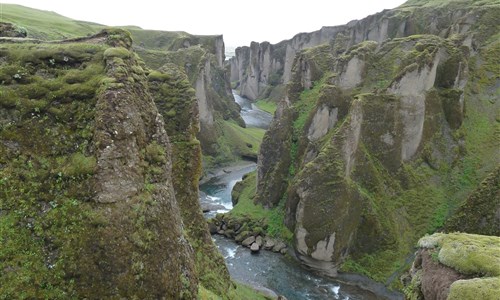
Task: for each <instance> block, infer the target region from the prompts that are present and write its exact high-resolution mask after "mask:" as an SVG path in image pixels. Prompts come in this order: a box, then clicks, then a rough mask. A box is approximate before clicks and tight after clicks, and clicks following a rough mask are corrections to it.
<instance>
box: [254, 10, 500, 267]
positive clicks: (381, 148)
mask: <svg viewBox="0 0 500 300" xmlns="http://www.w3.org/2000/svg"><path fill="white" fill-rule="evenodd" d="M449 5H454V4H449ZM476 8H477V10H475V12H471V11H464V10H463V7H462V8H457V13H456V14H454V16H453V17H450V18H449V19H447V20H446V21H445V22H442V23H439V24H437V23H433V24H431V26H430V27H426V30H427V31H426V33H429V35H421V36H409V37H406V38H397V39H391V37H394V36H406V35H407V34H409V33H415V30H417V29H416V28H412V27H411V26H413V25H412V24H414V22H416V19H418V18H423V17H424V16H425V17H429V18H430V19H431V20H434V21H435V19H434V18H433V17H432V14H431V12H430V9H429V10H428V8H425V9H422V10H419V9H415V10H411V12H410V11H406V10H405V13H402V12H401V11H398V9H396V10H394V11H384V12H382V13H380V14H377V15H374V16H370V17H368V18H367V19H364V20H361V21H355V22H351V23H349V24H348V25H346V26H345V28H349V30H352V31H349V30H347V29H346V30H347V31H343V33H345V32H352V35H347V36H343V37H342V36H341V33H340V32H337V33H335V34H336V38H331V40H330V44H329V45H320V46H317V47H313V48H308V49H305V50H304V49H303V50H302V51H300V52H299V53H298V54H297V55H296V56H295V59H294V64H293V67H292V68H291V75H290V77H289V82H288V85H287V90H286V96H285V97H284V99H283V100H282V101H281V103H280V104H279V106H278V111H277V113H276V115H275V118H274V120H273V122H272V125H271V127H270V129H269V131H268V132H267V133H266V136H265V138H264V142H263V144H262V146H261V153H260V155H259V164H258V169H257V182H258V189H257V197H256V201H257V202H259V203H262V204H263V205H265V206H271V207H273V206H277V205H278V204H279V203H280V201H283V202H284V204H285V211H286V212H285V224H286V225H287V227H288V228H289V229H290V230H292V231H293V232H294V243H295V248H296V250H297V252H298V254H299V256H300V257H301V258H302V259H303V260H304V261H306V262H307V263H308V264H310V265H315V266H320V267H321V268H328V269H329V270H330V271H331V273H332V274H335V271H336V268H337V267H338V266H340V265H341V264H342V262H343V261H344V259H345V258H346V257H350V259H352V260H355V261H361V264H363V263H365V262H366V260H364V259H368V258H369V257H375V258H374V259H375V260H376V259H377V255H378V254H377V253H385V254H387V252H384V251H393V250H394V249H395V248H394V247H396V248H397V249H399V250H397V251H401V253H408V252H409V251H411V247H412V244H413V243H414V242H415V239H416V236H418V235H421V234H424V233H425V232H428V231H429V230H434V229H435V228H436V227H435V226H436V223H435V222H437V220H442V219H443V218H444V217H443V215H440V213H441V212H444V211H446V210H447V207H449V206H448V205H449V202H448V201H451V200H450V199H452V198H453V199H455V200H456V201H459V200H458V199H463V194H461V193H460V192H457V193H455V192H451V193H449V192H450V190H449V189H448V187H450V188H451V189H452V190H453V189H455V188H456V187H454V186H455V185H454V183H453V181H452V180H451V179H449V177H448V176H451V177H453V178H455V179H457V180H461V179H459V177H460V176H461V175H457V174H460V172H462V171H461V170H462V169H461V168H462V167H463V165H461V161H464V160H463V159H464V157H468V156H467V155H468V154H465V153H464V152H463V150H464V143H468V142H467V137H464V136H460V134H459V132H460V131H459V130H458V129H459V128H461V129H460V130H467V129H464V127H463V125H462V124H463V122H465V121H464V120H465V117H464V116H465V115H466V110H465V108H466V107H467V104H466V103H467V97H469V98H468V99H469V101H470V106H469V108H471V109H472V110H474V111H475V113H474V114H476V113H477V114H479V115H484V119H482V120H483V121H484V122H485V123H484V124H489V125H488V126H493V125H492V124H493V123H494V122H495V117H494V116H493V115H492V114H489V113H486V112H485V111H487V110H488V109H487V108H486V107H487V106H488V104H486V103H485V102H484V101H481V100H479V101H478V98H477V96H474V95H471V94H468V92H467V91H468V89H469V88H471V87H473V86H477V84H479V83H478V82H477V80H478V78H479V77H475V76H476V75H474V76H471V72H473V71H474V70H478V69H476V68H480V69H481V68H483V67H480V66H479V65H476V66H470V63H471V62H473V63H477V62H479V61H481V58H480V57H474V55H482V54H478V53H475V52H474V51H476V50H477V48H476V50H474V49H473V48H467V45H471V43H470V39H469V36H471V35H474V34H476V33H477V31H474V29H473V28H479V26H485V27H484V28H486V27H487V26H490V25H477V24H476V25H474V22H478V24H489V23H488V22H489V21H487V20H488V18H489V14H490V11H491V10H492V9H494V10H496V11H498V10H499V9H500V7H499V6H498V5H494V6H493V7H488V6H486V7H481V6H478V7H476ZM440 9H441V8H440ZM384 16H397V17H396V18H395V19H392V20H389V19H385V17H384ZM464 20H467V22H471V23H468V25H467V26H465V25H464V24H463V23H462V22H463V21H464ZM372 22H373V23H372ZM401 22H402V23H401ZM400 24H404V26H402V27H401V26H399V25H400ZM395 25H397V26H395ZM394 26H395V27H394ZM446 26H449V27H446ZM444 28H447V29H446V30H445V29H444ZM458 28H459V29H458ZM418 30H421V29H418ZM456 30H459V31H460V32H461V33H462V34H463V35H462V36H461V38H460V39H458V40H454V39H453V38H449V39H448V38H446V37H448V36H449V34H450V32H456ZM331 32H333V31H331ZM389 32H390V33H389ZM488 32H489V33H490V34H491V33H492V31H488ZM332 34H333V33H332ZM341 37H342V39H341ZM367 39H369V40H370V41H366V40H367ZM311 40H314V39H311ZM486 40H487V38H485V37H483V38H481V39H480V41H481V42H480V43H483V44H482V45H483V46H481V47H484V48H483V52H482V53H483V54H485V53H486V52H488V51H492V52H491V53H493V52H494V53H497V52H498V51H497V50H493V49H496V47H497V46H495V45H494V44H489V42H485V41H486ZM478 41H479V40H478ZM284 43H285V44H286V43H291V41H285V42H284ZM353 43H357V44H353ZM358 43H359V44H358ZM478 43H479V42H478ZM350 45H352V47H351V46H350ZM478 45H479V44H476V47H478ZM290 49H292V48H290ZM484 49H488V50H484ZM250 50H251V49H250ZM290 51H291V50H290ZM250 52H251V51H250ZM488 55H489V54H486V56H483V57H489V56H488ZM471 57H473V58H471ZM489 59H491V58H489ZM490 61H491V60H490ZM480 65H481V64H480ZM482 66H484V68H489V67H487V66H490V63H489V62H485V63H484V64H482ZM483 70H484V69H483ZM474 72H475V71H474ZM481 72H482V71H481ZM476 74H478V73H476ZM497 84H498V83H497V81H496V80H490V81H488V84H487V86H484V87H483V88H482V90H481V91H479V90H477V93H478V94H481V95H483V94H488V95H489V94H490V92H488V91H489V90H490V89H491V87H492V86H496V85H497ZM481 97H483V96H481ZM495 105H496V104H495ZM471 115H472V114H471ZM474 122H475V121H474ZM476 125H477V123H475V124H472V123H469V125H468V126H470V127H467V128H472V127H474V126H476ZM475 128H477V127H475ZM475 130H476V129H473V130H472V131H471V132H470V134H471V135H472V136H475V133H473V132H475ZM492 134H493V132H492V131H489V130H488V133H485V136H486V135H488V136H490V138H491V137H492ZM277 141H279V142H277ZM482 141H483V143H485V145H486V148H487V149H488V150H486V151H487V152H488V153H490V154H489V155H486V156H481V157H482V158H481V161H482V163H481V164H482V166H483V167H484V168H485V169H488V170H491V168H492V167H493V166H494V165H495V164H497V163H498V160H497V159H492V156H491V154H492V153H494V147H493V144H491V143H490V142H488V139H486V138H485V139H484V140H482ZM475 149H476V148H475ZM476 151H478V150H476ZM481 151H482V150H481ZM472 156H475V154H472ZM452 170H453V171H452ZM450 172H451V173H450ZM455 172H458V173H455ZM475 176H477V178H481V176H484V175H481V174H476V175H475ZM460 178H461V177H460ZM455 179H453V180H455ZM450 180H451V181H450ZM445 186H447V187H446V188H445ZM469 188H470V186H469ZM454 191H457V190H456V189H455V190H454ZM448 193H449V194H448ZM488 193H489V194H491V191H490V192H488ZM444 195H447V196H444ZM455 200H454V201H455ZM423 203H425V206H426V207H427V208H423V206H422V205H424V204H423ZM431 203H432V204H431ZM440 211H441V212H440ZM488 218H489V219H490V220H491V214H490V215H489V217H488ZM439 222H441V221H439ZM403 235H404V236H406V237H404V238H403V237H402V236H403ZM395 245H397V246H395ZM389 249H392V250H389ZM394 251H395V250H394ZM385 254H384V255H385ZM391 255H392V254H391ZM396 256H398V255H397V254H395V253H394V256H393V258H394V259H396ZM358 259H359V260H358ZM370 259H371V258H370ZM398 259H400V261H402V259H403V257H402V256H400V257H399V258H398ZM368 260H369V259H368ZM380 263H382V262H380ZM370 267H371V266H368V268H370ZM374 271H375V272H380V270H374ZM386 275H387V276H389V272H388V273H386Z"/></svg>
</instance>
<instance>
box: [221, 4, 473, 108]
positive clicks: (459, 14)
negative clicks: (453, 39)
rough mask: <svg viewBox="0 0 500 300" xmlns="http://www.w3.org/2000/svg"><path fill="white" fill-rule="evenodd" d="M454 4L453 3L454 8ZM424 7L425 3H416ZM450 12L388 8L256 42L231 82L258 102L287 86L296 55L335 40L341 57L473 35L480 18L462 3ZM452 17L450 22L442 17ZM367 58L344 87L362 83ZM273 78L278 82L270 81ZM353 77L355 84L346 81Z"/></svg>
mask: <svg viewBox="0 0 500 300" xmlns="http://www.w3.org/2000/svg"><path fill="white" fill-rule="evenodd" d="M451 5H453V4H451ZM415 6H419V5H415ZM456 6H457V7H454V8H453V9H452V11H453V14H451V15H449V14H447V12H448V10H447V8H444V7H439V8H435V7H432V6H429V7H425V6H424V7H420V8H419V9H415V10H411V9H408V8H409V7H412V4H407V5H402V6H401V7H400V8H396V9H392V10H384V11H382V12H379V13H377V14H374V15H371V16H368V17H367V18H364V19H362V20H354V21H351V22H349V23H348V24H346V25H342V26H324V27H322V28H321V29H320V30H318V31H314V32H311V33H300V34H297V35H296V36H294V37H293V38H292V39H290V40H285V41H283V42H280V43H278V44H274V45H270V44H269V43H267V42H264V43H261V44H259V43H256V42H252V44H251V45H250V47H240V48H238V49H237V51H236V55H235V57H233V58H231V59H230V65H231V81H232V82H239V85H240V89H241V94H242V95H243V96H245V97H247V98H249V99H252V100H254V99H256V98H258V97H259V96H262V94H263V93H264V92H265V91H266V88H267V87H270V86H276V85H278V84H281V83H283V84H286V83H288V82H289V81H290V80H291V79H292V73H293V71H292V67H293V64H294V60H295V56H296V55H297V54H298V53H300V52H301V51H302V50H304V49H308V48H311V47H315V46H318V45H321V44H325V43H329V42H333V43H334V45H335V46H334V49H333V51H335V52H336V53H342V52H344V51H345V50H346V49H348V48H349V47H352V46H354V45H356V44H359V43H361V42H363V41H374V42H377V43H381V42H384V41H386V40H388V39H394V38H401V37H406V36H411V35H416V34H433V35H437V36H440V37H450V36H452V35H453V34H467V33H468V31H469V30H470V29H471V27H472V25H473V24H474V23H475V22H476V20H477V17H478V16H477V15H474V13H471V12H470V10H468V9H466V8H464V5H462V4H459V3H457V5H456ZM441 14H445V15H448V17H447V18H441V17H437V16H438V15H441ZM361 64H362V61H361V60H352V61H351V62H350V64H348V65H347V68H346V73H345V74H343V75H342V76H343V77H345V78H344V79H343V80H341V81H342V82H343V84H344V85H345V84H349V85H350V86H342V87H344V88H351V87H354V86H355V85H356V84H357V83H359V82H360V79H361V78H360V74H359V73H360V72H361V70H362V65H361ZM270 76H276V77H277V79H275V80H273V82H269V78H270ZM346 78H349V80H346Z"/></svg>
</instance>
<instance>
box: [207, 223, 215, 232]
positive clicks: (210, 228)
mask: <svg viewBox="0 0 500 300" xmlns="http://www.w3.org/2000/svg"><path fill="white" fill-rule="evenodd" d="M208 231H210V234H216V233H217V225H215V224H214V223H212V222H210V223H208Z"/></svg>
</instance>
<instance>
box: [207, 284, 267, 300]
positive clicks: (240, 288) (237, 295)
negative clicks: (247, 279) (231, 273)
mask: <svg viewBox="0 0 500 300" xmlns="http://www.w3.org/2000/svg"><path fill="white" fill-rule="evenodd" d="M198 299H199V300H222V299H229V300H233V299H234V300H271V299H273V298H271V297H268V296H266V295H264V294H263V293H261V292H259V291H257V290H256V289H254V288H252V287H251V286H248V285H245V284H243V283H239V282H234V288H230V290H229V292H228V294H227V295H223V297H221V296H218V295H216V294H214V293H212V292H211V291H210V290H208V289H206V288H204V287H203V286H202V285H200V286H199V289H198Z"/></svg>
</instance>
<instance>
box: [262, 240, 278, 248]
mask: <svg viewBox="0 0 500 300" xmlns="http://www.w3.org/2000/svg"><path fill="white" fill-rule="evenodd" d="M274 245H276V241H275V240H273V239H272V238H268V237H266V238H265V241H264V249H265V250H271V249H273V247H274Z"/></svg>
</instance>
